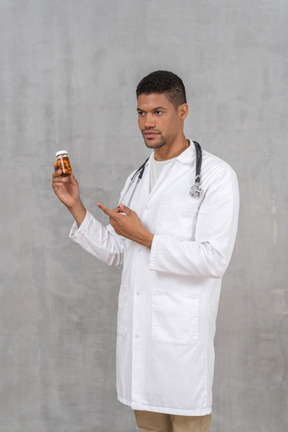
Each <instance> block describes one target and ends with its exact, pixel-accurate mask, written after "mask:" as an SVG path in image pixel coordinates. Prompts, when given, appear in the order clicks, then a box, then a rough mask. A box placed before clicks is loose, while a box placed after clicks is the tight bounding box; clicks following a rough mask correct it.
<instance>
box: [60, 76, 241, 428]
mask: <svg viewBox="0 0 288 432" xmlns="http://www.w3.org/2000/svg"><path fill="white" fill-rule="evenodd" d="M136 93H137V104H138V105H137V111H138V123H139V128H140V131H141V132H142V135H143V137H144V141H145V144H146V146H147V147H148V148H151V149H153V152H152V154H151V156H150V158H149V159H148V161H147V163H146V164H145V165H143V166H142V169H141V170H140V171H137V172H136V173H135V175H133V177H132V181H131V176H129V178H128V180H127V182H126V184H125V186H124V188H123V191H122V193H121V196H120V204H119V206H117V207H116V208H115V209H109V208H108V207H106V206H105V205H104V204H102V203H97V205H98V207H99V208H100V209H101V210H103V211H104V212H105V213H106V214H107V215H108V216H109V218H110V224H109V225H108V226H107V227H103V226H102V225H101V224H100V222H98V221H97V220H96V219H95V218H94V217H93V216H92V215H91V214H90V213H89V212H88V211H87V210H86V209H85V207H84V205H83V203H82V201H81V199H80V194H79V187H78V184H77V181H76V180H75V178H74V176H73V175H72V176H71V177H66V178H65V177H64V178H62V177H61V176H60V175H61V170H57V168H56V167H55V172H54V174H53V189H54V192H55V193H56V195H57V196H58V198H59V199H60V200H61V201H62V202H63V203H64V204H65V205H66V207H67V208H68V209H69V211H70V212H71V213H72V215H73V216H74V218H75V222H74V225H73V227H72V229H71V232H70V237H71V238H72V239H73V240H74V241H75V242H77V243H79V244H80V245H81V246H82V247H84V248H85V249H86V250H87V251H88V252H90V253H92V254H93V255H95V256H96V257H97V258H99V259H100V260H101V261H103V262H105V263H107V264H108V265H113V266H114V265H119V264H123V272H122V280H121V287H120V292H119V305H118V306H119V307H118V321H117V392H118V399H119V400H120V401H121V402H123V403H124V404H127V405H129V406H131V408H132V409H133V410H134V411H135V416H136V421H137V424H138V428H139V430H140V431H154V432H156V431H157V432H160V431H161V432H168V431H169V432H172V431H173V432H196V431H197V432H208V430H209V427H210V422H211V410H212V381H213V369H214V347H213V339H214V334H215V322H216V315H217V309H218V301H219V295H220V288H221V278H222V276H223V274H224V273H225V270H226V269H227V266H228V263H229V261H230V258H231V255H232V250H233V246H234V241H235V237H236V231H237V221H238V207H239V197H238V185H237V179H236V175H235V173H234V171H233V170H232V169H231V168H230V166H229V165H228V164H227V163H225V162H224V161H222V160H220V159H219V158H217V157H215V156H213V155H211V154H210V153H208V152H206V151H203V154H202V171H201V189H202V193H200V196H198V197H197V194H196V196H195V195H193V194H191V193H190V192H191V187H192V186H193V184H194V180H195V170H196V149H195V146H194V144H193V142H192V141H190V140H187V139H186V137H185V135H184V132H183V125H184V120H185V118H186V117H187V114H188V105H187V103H186V95H185V88H184V85H183V82H182V80H181V79H180V78H179V77H178V76H176V75H175V74H173V73H171V72H166V71H156V72H153V73H151V74H149V75H148V76H146V77H145V78H143V79H142V80H141V81H140V83H139V84H138V87H137V92H136Z"/></svg>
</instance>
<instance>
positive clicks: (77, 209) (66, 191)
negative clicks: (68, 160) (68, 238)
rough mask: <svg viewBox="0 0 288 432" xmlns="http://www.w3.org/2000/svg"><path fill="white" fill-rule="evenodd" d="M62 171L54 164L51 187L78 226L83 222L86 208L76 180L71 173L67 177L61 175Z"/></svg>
mask: <svg viewBox="0 0 288 432" xmlns="http://www.w3.org/2000/svg"><path fill="white" fill-rule="evenodd" d="M61 174H62V171H61V169H58V168H57V164H56V163H55V164H54V173H53V175H52V188H53V190H54V192H55V195H57V197H58V198H59V200H60V201H61V202H62V203H63V204H64V205H65V206H66V207H67V208H68V210H69V211H70V212H71V213H72V215H73V217H74V218H75V220H76V222H77V224H78V226H80V225H81V223H82V222H83V220H84V218H85V215H86V209H85V207H84V205H83V203H82V201H81V199H80V191H79V186H78V182H77V180H76V179H75V177H74V175H73V171H72V174H71V175H70V176H67V177H61Z"/></svg>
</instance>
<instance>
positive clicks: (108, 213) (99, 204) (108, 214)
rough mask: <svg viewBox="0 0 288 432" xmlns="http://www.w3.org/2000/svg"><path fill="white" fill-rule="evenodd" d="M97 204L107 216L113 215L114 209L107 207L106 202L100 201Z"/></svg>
mask: <svg viewBox="0 0 288 432" xmlns="http://www.w3.org/2000/svg"><path fill="white" fill-rule="evenodd" d="M97 206H98V207H99V208H100V209H101V210H102V211H103V212H104V213H105V214H106V215H107V216H110V217H111V216H113V210H111V209H109V208H108V207H106V206H105V205H104V204H102V203H100V202H98V203H97Z"/></svg>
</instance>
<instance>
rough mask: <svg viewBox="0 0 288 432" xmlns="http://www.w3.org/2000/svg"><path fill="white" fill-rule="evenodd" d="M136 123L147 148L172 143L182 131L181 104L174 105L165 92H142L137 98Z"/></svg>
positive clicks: (155, 147)
mask: <svg viewBox="0 0 288 432" xmlns="http://www.w3.org/2000/svg"><path fill="white" fill-rule="evenodd" d="M137 103H138V106H137V111H138V125H139V128H140V131H141V132H142V135H143V137H144V141H145V144H146V146H147V147H148V148H151V149H157V148H160V147H163V146H165V145H170V146H171V145H172V144H173V142H174V141H175V139H176V138H177V137H178V136H179V134H180V133H181V132H182V131H183V119H182V116H181V106H180V107H178V108H175V106H174V105H173V104H172V103H171V102H170V101H169V99H168V98H167V96H166V95H165V94H158V93H152V94H149V95H146V94H142V95H140V96H139V97H138V99H137Z"/></svg>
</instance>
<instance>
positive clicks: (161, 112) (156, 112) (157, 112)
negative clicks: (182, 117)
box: [155, 110, 163, 115]
mask: <svg viewBox="0 0 288 432" xmlns="http://www.w3.org/2000/svg"><path fill="white" fill-rule="evenodd" d="M155 114H156V115H161V114H163V111H159V110H157V111H155Z"/></svg>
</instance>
